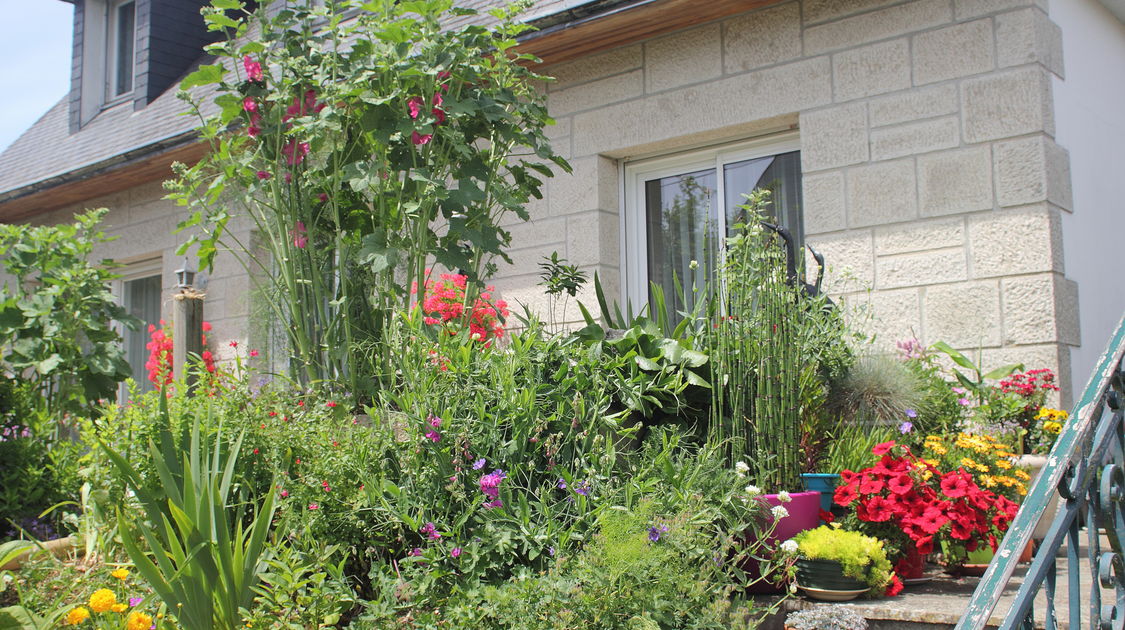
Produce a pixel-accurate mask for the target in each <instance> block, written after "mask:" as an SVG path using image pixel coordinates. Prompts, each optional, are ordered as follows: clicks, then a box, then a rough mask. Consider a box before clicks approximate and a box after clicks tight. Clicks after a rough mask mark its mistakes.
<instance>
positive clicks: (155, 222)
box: [35, 182, 264, 359]
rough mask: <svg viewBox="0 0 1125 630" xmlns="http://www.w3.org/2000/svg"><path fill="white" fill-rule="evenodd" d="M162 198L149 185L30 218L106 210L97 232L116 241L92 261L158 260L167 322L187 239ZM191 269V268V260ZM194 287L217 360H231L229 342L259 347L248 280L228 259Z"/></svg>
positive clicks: (176, 211)
mask: <svg viewBox="0 0 1125 630" xmlns="http://www.w3.org/2000/svg"><path fill="white" fill-rule="evenodd" d="M164 195H165V191H164V189H163V187H162V185H161V183H160V182H152V183H148V184H143V185H140V186H137V187H134V188H130V189H128V190H125V191H122V192H120V193H116V194H112V195H107V196H104V197H97V198H94V199H89V200H87V201H84V202H82V203H81V204H76V205H74V206H69V207H66V208H60V209H58V210H54V211H52V212H50V213H47V214H45V215H41V216H38V217H36V219H35V222H36V223H41V224H44V225H51V224H56V223H66V222H71V221H73V216H74V214H75V213H78V212H83V211H84V210H87V209H92V208H109V212H108V213H107V214H106V216H105V219H104V220H103V221H102V228H103V230H104V231H105V232H106V234H107V236H110V237H117V239H116V240H114V241H112V242H110V243H106V244H104V245H102V246H100V247H99V248H97V249H96V250H95V253H94V258H95V259H103V258H111V259H113V260H115V261H116V262H118V263H120V264H123V265H126V268H125V270H126V271H127V270H128V265H131V264H134V263H141V262H145V261H150V260H153V259H157V258H158V259H160V261H161V268H162V271H161V278H162V279H163V284H164V296H165V297H164V300H163V304H162V307H161V312H162V316H163V317H164V318H165V319H167V320H170V319H171V315H172V299H171V296H172V294H173V287H174V286H175V284H176V279H175V271H176V270H177V269H179V268H181V267H182V266H183V263H184V259H183V258H182V257H179V256H176V249H177V248H178V247H179V246H180V244H182V243H183V242H184V241H185V240H186V239H187V235H186V234H183V233H181V234H175V233H174V232H175V229H176V226H177V225H178V224H179V222H180V221H182V220H183V219H184V218H185V217H186V212H185V210H184V209H183V208H181V207H179V206H177V205H176V204H175V203H174V202H172V201H168V200H166V199H163V197H164ZM234 234H236V235H237V236H238V238H240V239H247V238H248V237H249V235H250V231H249V229H248V228H247V227H246V226H245V225H235V226H234ZM192 264H193V265H194V264H196V263H195V259H194V257H193V258H192ZM195 286H196V287H197V288H199V289H201V290H203V291H205V292H206V294H207V297H206V300H205V301H204V306H203V318H204V320H206V321H208V322H210V323H211V324H212V326H213V332H212V334H211V335H210V337H211V339H210V341H209V345H210V346H211V349H212V351H213V352H215V353H216V355H217V356H218V357H219V358H220V359H227V358H231V357H233V355H234V350H233V349H232V348H231V347H230V345H229V342H230V341H237V342H239V344H240V345H241V346H242V347H243V348H245V347H246V346H247V344H254V343H263V339H264V337H263V336H261V334H260V333H259V331H257V330H252V329H251V318H250V314H251V307H252V305H253V300H252V297H251V295H252V293H253V287H252V286H251V282H250V278H249V276H248V275H247V274H246V273H245V271H244V270H243V268H242V267H241V265H239V263H238V261H237V260H236V259H235V258H234V257H233V256H231V255H228V254H223V253H220V255H219V256H218V257H217V258H216V265H215V269H214V270H213V271H212V272H210V273H207V272H201V273H200V274H199V275H198V277H197V278H196V282H195Z"/></svg>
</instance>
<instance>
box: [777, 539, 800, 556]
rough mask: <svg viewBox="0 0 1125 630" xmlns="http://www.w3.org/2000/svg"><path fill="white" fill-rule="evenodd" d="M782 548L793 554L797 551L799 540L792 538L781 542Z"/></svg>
mask: <svg viewBox="0 0 1125 630" xmlns="http://www.w3.org/2000/svg"><path fill="white" fill-rule="evenodd" d="M781 550H782V551H784V552H785V553H787V554H791V555H792V554H795V553H797V541H795V540H793V539H792V538H790V539H789V540H787V541H785V542H783V543H781Z"/></svg>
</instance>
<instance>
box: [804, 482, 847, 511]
mask: <svg viewBox="0 0 1125 630" xmlns="http://www.w3.org/2000/svg"><path fill="white" fill-rule="evenodd" d="M801 483H802V484H804V486H805V490H806V491H809V492H819V493H820V509H822V510H824V511H825V512H831V511H832V495H833V494H835V492H836V484H838V483H840V475H838V474H836V473H804V474H802V475H801Z"/></svg>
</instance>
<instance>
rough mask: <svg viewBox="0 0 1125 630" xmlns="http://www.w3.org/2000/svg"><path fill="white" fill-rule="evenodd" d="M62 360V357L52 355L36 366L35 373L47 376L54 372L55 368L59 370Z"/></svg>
mask: <svg viewBox="0 0 1125 630" xmlns="http://www.w3.org/2000/svg"><path fill="white" fill-rule="evenodd" d="M62 360H63V359H62V357H60V356H59V355H58V354H52V355H51V356H49V357H47V358H46V359H43V360H42V361H39V362H37V363H36V364H35V371H36V372H39V373H40V374H42V375H44V376H46V375H48V374H50V373H51V372H54V371H55V368H57V367H58V366H59V364H60V363H62Z"/></svg>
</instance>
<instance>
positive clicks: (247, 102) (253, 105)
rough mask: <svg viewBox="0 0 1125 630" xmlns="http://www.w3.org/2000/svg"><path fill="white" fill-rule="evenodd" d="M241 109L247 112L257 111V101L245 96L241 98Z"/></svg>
mask: <svg viewBox="0 0 1125 630" xmlns="http://www.w3.org/2000/svg"><path fill="white" fill-rule="evenodd" d="M242 109H244V110H246V111H248V112H256V111H258V103H257V101H255V100H254V99H252V98H250V97H249V96H247V97H246V98H244V99H242Z"/></svg>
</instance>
